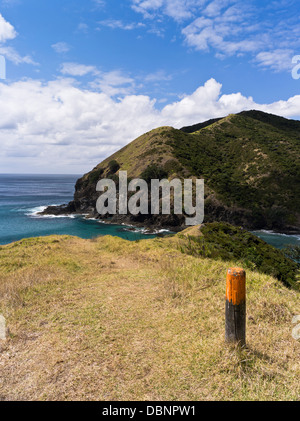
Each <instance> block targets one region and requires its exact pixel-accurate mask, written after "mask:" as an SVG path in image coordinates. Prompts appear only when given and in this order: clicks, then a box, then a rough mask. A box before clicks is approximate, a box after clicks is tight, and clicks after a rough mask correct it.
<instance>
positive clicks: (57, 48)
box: [51, 42, 71, 54]
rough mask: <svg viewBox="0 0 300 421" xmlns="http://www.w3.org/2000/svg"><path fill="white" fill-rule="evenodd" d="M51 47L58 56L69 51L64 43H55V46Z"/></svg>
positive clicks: (67, 45)
mask: <svg viewBox="0 0 300 421" xmlns="http://www.w3.org/2000/svg"><path fill="white" fill-rule="evenodd" d="M51 47H52V48H53V50H54V51H55V52H56V53H58V54H62V53H67V52H68V51H70V49H71V47H70V46H69V44H67V43H66V42H57V43H56V44H52V45H51Z"/></svg>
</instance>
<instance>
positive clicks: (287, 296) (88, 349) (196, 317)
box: [0, 236, 300, 400]
mask: <svg viewBox="0 0 300 421" xmlns="http://www.w3.org/2000/svg"><path fill="white" fill-rule="evenodd" d="M182 242H184V239H182V238H180V237H179V236H177V237H173V238H165V239H155V240H146V241H140V242H138V243H137V242H126V241H125V240H122V239H120V238H112V237H101V238H98V239H97V240H82V239H79V238H76V237H67V236H65V237H55V236H52V237H46V238H39V239H26V240H22V241H20V242H18V243H14V244H11V245H8V246H2V247H0V265H1V266H0V269H1V271H0V297H1V298H0V313H2V314H4V315H5V317H6V318H7V322H8V327H9V330H10V335H9V340H8V341H7V342H6V343H0V350H1V351H0V399H8V400H9V399H25V400H28V399H29V400H32V399H38V400H49V399H54V400H70V399H76V400H80V399H81V400H83V399H88V400H96V399H100V400H113V399H116V400H127V399H128V400H147V399H153V400H164V399H170V400H172V399H173V400H175V399H176V400H181V399H183V400H185V399H187V400H188V399H196V400H202V399H208V400H220V399H221V400H223V399H224V400H227V399H235V400H245V399H250V400H252V399H253V400H263V399H271V400H282V399H292V400H297V399H299V397H300V386H299V376H300V347H299V343H298V342H297V341H295V340H294V339H293V338H292V336H291V332H292V328H293V326H292V323H291V320H292V316H293V315H294V314H299V311H300V309H299V292H296V291H292V290H289V289H287V288H286V287H284V286H283V285H282V284H279V283H278V282H277V281H275V279H273V278H271V277H269V276H267V275H262V274H258V273H256V272H251V271H250V270H249V271H247V290H248V302H247V306H248V312H247V314H248V318H247V338H248V349H246V350H243V351H240V350H238V349H234V348H232V347H230V346H226V345H225V344H224V340H223V336H224V294H225V291H224V289H225V274H226V269H227V268H228V267H229V266H231V265H236V264H237V263H238V262H234V263H233V262H222V261H216V260H212V259H204V258H196V257H193V256H187V255H186V256H183V255H182V254H181V252H180V251H179V247H180V245H182ZM183 257H184V258H183Z"/></svg>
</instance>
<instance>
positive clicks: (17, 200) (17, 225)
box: [0, 174, 300, 248]
mask: <svg viewBox="0 0 300 421" xmlns="http://www.w3.org/2000/svg"><path fill="white" fill-rule="evenodd" d="M79 177H80V175H20V174H17V175H12V174H2V175H1V174H0V244H1V245H3V244H8V243H11V242H13V241H17V240H21V239H22V238H28V237H37V236H46V235H52V234H67V235H75V236H78V237H81V238H94V237H98V236H101V235H113V236H118V237H122V238H124V239H127V240H132V241H133V240H138V239H143V238H154V237H156V236H157V235H158V234H164V233H168V231H166V230H161V231H160V232H159V233H157V234H146V233H145V232H144V231H145V230H143V229H142V228H136V229H134V231H133V230H132V227H128V226H120V225H112V224H105V223H102V222H100V221H98V220H91V219H86V218H85V217H84V216H74V215H71V216H67V215H66V216H56V217H55V216H40V215H38V212H41V211H42V210H43V209H44V208H45V207H47V206H49V205H61V204H64V203H68V202H69V201H70V200H72V198H73V194H74V186H75V183H76V180H77V179H78V178H79ZM255 234H256V235H257V236H259V237H261V238H262V239H263V240H265V241H266V242H267V243H269V244H271V245H273V246H275V247H277V248H282V247H284V246H285V245H287V244H297V245H300V236H297V235H284V234H277V233H274V232H270V231H257V232H255Z"/></svg>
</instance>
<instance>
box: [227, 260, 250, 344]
mask: <svg viewBox="0 0 300 421" xmlns="http://www.w3.org/2000/svg"><path fill="white" fill-rule="evenodd" d="M225 340H226V342H231V343H239V344H240V345H241V346H244V345H246V273H245V271H244V269H241V268H230V269H228V271H227V278H226V310H225Z"/></svg>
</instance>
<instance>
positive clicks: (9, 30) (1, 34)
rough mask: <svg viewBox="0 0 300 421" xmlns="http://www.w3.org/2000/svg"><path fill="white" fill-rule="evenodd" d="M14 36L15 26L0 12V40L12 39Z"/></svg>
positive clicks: (15, 34) (15, 33)
mask: <svg viewBox="0 0 300 421" xmlns="http://www.w3.org/2000/svg"><path fill="white" fill-rule="evenodd" d="M16 36H17V32H16V31H15V28H14V27H13V26H12V25H11V24H10V23H9V22H7V21H6V20H5V19H4V17H3V16H2V15H1V13H0V42H1V43H3V42H6V41H7V40H10V39H14V38H15V37H16Z"/></svg>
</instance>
